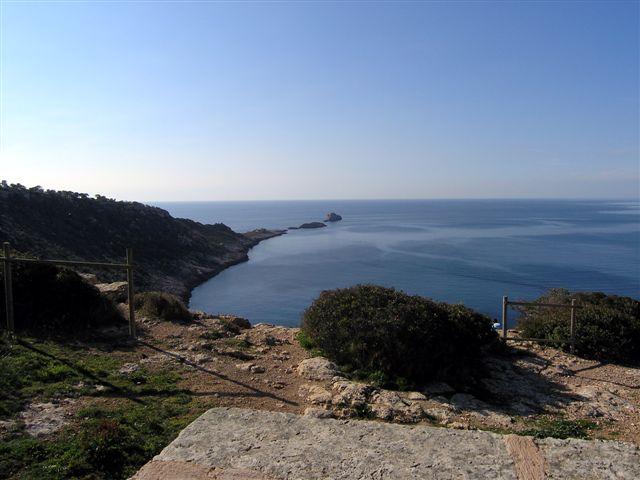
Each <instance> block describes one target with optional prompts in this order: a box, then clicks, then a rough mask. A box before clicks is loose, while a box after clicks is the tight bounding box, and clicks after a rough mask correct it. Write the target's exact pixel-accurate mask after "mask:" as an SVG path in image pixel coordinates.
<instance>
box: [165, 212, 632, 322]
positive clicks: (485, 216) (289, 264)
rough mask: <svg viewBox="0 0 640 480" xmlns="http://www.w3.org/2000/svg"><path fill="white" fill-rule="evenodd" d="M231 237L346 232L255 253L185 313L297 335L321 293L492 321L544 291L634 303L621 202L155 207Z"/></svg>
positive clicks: (290, 239)
mask: <svg viewBox="0 0 640 480" xmlns="http://www.w3.org/2000/svg"><path fill="white" fill-rule="evenodd" d="M157 205H158V206H160V207H162V208H165V209H167V210H168V211H169V212H170V213H171V214H172V215H174V216H177V217H185V218H191V219H194V220H197V221H201V222H206V223H211V222H223V223H226V224H227V225H229V226H230V227H231V228H233V229H234V230H236V231H240V232H242V231H247V230H251V229H254V228H258V227H266V228H284V227H288V226H292V225H293V226H295V225H299V224H301V223H303V222H308V221H315V220H322V219H323V218H324V215H325V213H326V212H328V211H336V212H338V213H340V214H341V215H342V216H343V218H344V220H343V221H341V222H338V223H335V224H330V225H329V226H328V227H327V228H323V229H317V230H294V231H290V232H289V233H288V234H286V235H284V236H282V237H278V238H274V239H271V240H268V241H266V242H263V243H261V244H260V245H258V246H257V247H255V248H254V249H253V250H252V251H251V252H250V254H249V258H250V260H249V262H247V263H243V264H240V265H237V266H234V267H232V268H230V269H228V270H225V271H224V272H222V273H221V274H220V275H218V276H216V277H214V278H213V279H211V280H209V281H208V282H206V283H204V284H203V285H200V286H199V287H197V288H196V289H195V290H194V291H193V296H192V298H191V303H190V307H191V308H192V309H197V310H204V311H207V312H211V313H225V312H226V313H235V314H238V315H242V316H245V317H247V318H248V319H250V320H251V321H252V322H253V323H257V322H269V323H275V324H280V325H297V324H298V322H299V319H300V314H301V312H302V311H303V310H304V309H305V308H306V307H307V306H308V305H309V304H310V303H311V301H312V300H313V299H314V298H315V297H316V296H317V295H318V294H319V293H320V292H321V291H322V290H324V289H331V288H337V287H345V286H349V285H353V284H357V283H365V282H371V283H377V284H381V285H387V286H393V287H396V288H399V289H402V290H404V291H406V292H408V293H412V294H420V295H424V296H427V297H431V298H433V299H436V300H441V301H447V302H462V303H464V304H465V305H467V306H470V307H472V308H475V309H477V310H479V311H481V312H483V313H486V314H489V315H491V316H493V317H498V315H499V311H500V305H501V298H502V296H503V295H508V296H509V297H511V298H517V299H533V298H535V297H537V296H538V295H540V294H541V293H542V292H544V291H545V290H547V289H548V288H551V287H565V288H569V289H571V290H588V291H592V290H598V291H603V292H608V293H615V294H619V295H628V296H633V297H636V298H637V297H638V296H640V205H639V204H638V202H629V201H619V202H601V201H530V200H526V201H525V200H518V201H513V200H425V201H304V202H202V203H158V204H157Z"/></svg>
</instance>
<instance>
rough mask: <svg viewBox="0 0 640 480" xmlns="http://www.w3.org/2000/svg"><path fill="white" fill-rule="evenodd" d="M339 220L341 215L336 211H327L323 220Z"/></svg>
mask: <svg viewBox="0 0 640 480" xmlns="http://www.w3.org/2000/svg"><path fill="white" fill-rule="evenodd" d="M340 220H342V216H341V215H338V214H337V213H336V212H331V213H327V216H326V217H325V219H324V221H325V222H339V221H340Z"/></svg>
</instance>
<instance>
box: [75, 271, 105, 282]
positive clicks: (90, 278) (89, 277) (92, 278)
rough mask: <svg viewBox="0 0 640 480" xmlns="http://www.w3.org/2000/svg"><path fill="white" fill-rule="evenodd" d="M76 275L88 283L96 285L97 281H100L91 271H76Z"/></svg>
mask: <svg viewBox="0 0 640 480" xmlns="http://www.w3.org/2000/svg"><path fill="white" fill-rule="evenodd" d="M78 276H79V277H80V278H81V279H82V280H84V281H85V282H87V283H88V284H89V285H97V284H98V283H100V281H99V280H98V277H96V275H95V274H93V273H78Z"/></svg>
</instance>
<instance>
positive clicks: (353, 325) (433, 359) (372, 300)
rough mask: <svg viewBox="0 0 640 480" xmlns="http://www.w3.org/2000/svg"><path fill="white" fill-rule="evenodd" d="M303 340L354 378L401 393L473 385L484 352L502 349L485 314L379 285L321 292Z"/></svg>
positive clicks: (308, 312) (307, 318) (309, 314)
mask: <svg viewBox="0 0 640 480" xmlns="http://www.w3.org/2000/svg"><path fill="white" fill-rule="evenodd" d="M298 339H299V341H300V342H301V343H302V342H304V344H305V345H306V346H307V348H317V349H319V350H320V351H321V352H322V353H323V354H324V355H326V356H327V357H328V358H330V359H331V360H333V361H334V362H336V363H337V364H338V365H340V366H341V368H342V369H343V370H344V371H345V372H348V373H351V374H352V375H353V376H354V377H357V378H364V379H367V378H375V379H376V380H377V383H378V384H382V385H383V386H394V387H401V388H408V387H410V386H412V385H415V384H422V383H426V382H428V381H432V380H443V381H446V382H449V383H450V384H452V385H460V384H464V383H467V382H469V381H471V380H473V378H475V377H476V376H477V373H478V372H477V369H478V365H479V362H478V359H479V358H480V356H481V355H482V353H483V351H484V350H485V349H488V348H492V347H494V346H495V345H496V344H497V335H496V333H495V332H494V331H493V328H492V322H491V319H489V318H488V317H486V316H484V315H480V314H479V313H476V312H474V311H472V310H470V309H468V308H466V307H464V306H462V305H447V304H443V303H436V302H433V301H431V300H429V299H426V298H423V297H419V296H411V295H407V294H405V293H402V292H399V291H397V290H394V289H391V288H384V287H379V286H375V285H358V286H355V287H351V288H345V289H338V290H331V291H325V292H322V294H321V295H320V297H318V298H317V299H316V300H315V301H314V302H313V304H312V305H311V306H310V307H309V308H308V309H307V310H306V311H305V313H304V315H303V319H302V325H301V334H300V335H299V336H298Z"/></svg>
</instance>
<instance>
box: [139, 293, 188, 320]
mask: <svg viewBox="0 0 640 480" xmlns="http://www.w3.org/2000/svg"><path fill="white" fill-rule="evenodd" d="M135 307H136V310H138V311H140V313H142V314H143V315H146V316H149V317H155V318H160V319H162V320H167V321H177V322H187V321H190V320H191V319H192V318H193V315H192V314H191V312H189V310H188V309H187V307H185V305H184V303H182V301H181V300H180V299H179V298H178V297H176V296H175V295H171V294H170V293H164V292H143V293H139V294H137V295H136V297H135Z"/></svg>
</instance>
